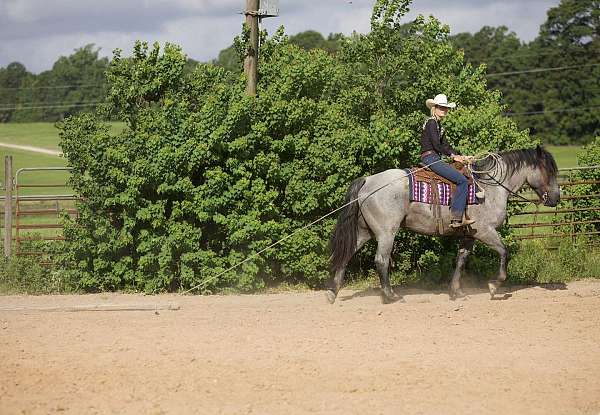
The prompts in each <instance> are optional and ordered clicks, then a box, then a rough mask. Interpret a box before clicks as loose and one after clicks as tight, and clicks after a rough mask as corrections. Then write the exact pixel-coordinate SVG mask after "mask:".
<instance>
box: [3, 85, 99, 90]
mask: <svg viewBox="0 0 600 415" xmlns="http://www.w3.org/2000/svg"><path fill="white" fill-rule="evenodd" d="M105 85H106V84H73V85H56V86H15V87H6V88H0V91H6V90H22V89H67V88H74V87H78V88H88V87H93V86H105Z"/></svg>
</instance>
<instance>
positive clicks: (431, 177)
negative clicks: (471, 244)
mask: <svg viewBox="0 0 600 415" xmlns="http://www.w3.org/2000/svg"><path fill="white" fill-rule="evenodd" d="M450 165H451V166H452V167H453V168H455V169H456V170H457V171H459V172H460V173H461V174H463V175H464V176H465V177H466V178H467V181H468V183H469V186H472V185H473V177H472V176H471V175H470V173H469V171H468V170H467V168H466V166H465V165H464V164H462V163H459V162H457V161H455V162H453V163H451V164H450ZM410 173H411V175H412V176H413V178H414V179H413V180H414V181H416V182H427V183H429V185H430V188H431V199H432V200H431V209H432V213H433V217H434V219H435V221H436V225H437V231H438V233H439V234H440V235H443V234H444V233H445V232H444V231H445V227H444V223H443V220H442V211H441V205H442V203H441V200H440V193H439V188H438V183H443V184H446V185H448V186H449V187H450V194H453V193H454V192H455V191H456V185H455V184H454V183H452V182H451V181H450V180H448V179H446V178H445V177H442V176H440V175H439V174H437V173H435V172H433V171H432V170H430V169H429V168H428V167H425V165H424V164H422V163H421V164H420V166H419V167H413V168H411V169H410Z"/></svg>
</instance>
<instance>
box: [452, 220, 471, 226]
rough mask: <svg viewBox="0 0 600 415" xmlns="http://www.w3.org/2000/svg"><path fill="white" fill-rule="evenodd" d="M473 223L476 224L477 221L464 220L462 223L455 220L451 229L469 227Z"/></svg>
mask: <svg viewBox="0 0 600 415" xmlns="http://www.w3.org/2000/svg"><path fill="white" fill-rule="evenodd" d="M473 223H475V219H463V220H462V221H461V220H460V219H455V220H452V221H450V227H451V228H460V227H463V226H469V225H471V224H473Z"/></svg>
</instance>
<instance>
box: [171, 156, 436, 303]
mask: <svg viewBox="0 0 600 415" xmlns="http://www.w3.org/2000/svg"><path fill="white" fill-rule="evenodd" d="M440 161H441V160H436V161H434V162H433V163H430V164H427V165H425V166H423V167H419V168H418V169H415V170H414V171H411V172H410V173H409V174H406V173H405V174H404V175H403V176H402V177H398V178H396V179H394V180H392V181H391V182H389V183H386V184H384V185H382V186H380V187H378V188H377V189H375V190H373V191H372V192H371V193H369V194H368V195H366V196H364V197H362V199H363V203H364V201H365V200H366V199H367V198H369V197H370V196H371V195H373V194H374V193H375V192H378V191H380V190H381V189H383V188H385V187H387V186H389V185H391V184H392V183H394V182H397V181H398V180H400V179H404V178H405V177H408V176H409V175H414V173H416V172H418V171H421V170H425V169H426V168H429V166H432V165H434V164H435V163H439V162H440ZM359 199H361V197H357V198H356V199H354V200H351V201H350V202H348V203H346V204H344V205H342V206H340V207H339V208H337V209H335V210H332V211H331V212H329V213H327V214H326V215H323V216H321V217H320V218H319V219H316V220H314V221H312V222H311V223H309V224H308V225H304V226H303V227H301V228H299V229H296V230H295V231H294V232H292V233H290V234H289V235H286V236H284V237H283V238H281V239H279V240H278V241H276V242H274V243H272V244H271V245H269V246H267V247H266V248H263V249H261V250H260V251H258V252H256V253H255V254H252V255H250V256H249V257H248V258H246V259H244V260H243V261H241V262H239V263H237V264H235V265H233V266H231V267H229V268H227V269H226V270H225V271H223V272H221V273H219V274H217V275H214V276H212V277H208V278H206V279H204V280H202V281H201V282H200V283H199V284H197V285H195V286H193V287H192V288H190V289H188V290H185V291H184V292H183V293H182V294H187V293H189V292H190V291H193V290H196V289H198V288H201V287H204V286H205V285H206V284H208V283H209V282H212V281H214V280H216V279H218V278H219V277H221V276H222V275H225V274H227V273H228V272H229V271H231V270H233V269H235V268H237V267H239V266H240V265H242V264H245V263H246V262H248V261H250V260H251V259H254V258H256V257H257V256H260V254H262V253H263V252H265V251H267V250H269V249H271V248H273V247H275V246H276V245H279V244H280V243H282V242H283V241H285V240H286V239H289V238H291V237H292V236H294V235H295V234H297V233H298V232H301V231H303V230H305V229H307V228H310V227H311V226H313V225H315V224H317V223H319V222H321V221H322V220H323V219H325V218H327V217H328V216H331V215H333V214H334V213H336V212H337V211H339V210H341V209H343V208H345V207H346V206H350V205H351V204H352V203H354V202H357V201H358V200H359Z"/></svg>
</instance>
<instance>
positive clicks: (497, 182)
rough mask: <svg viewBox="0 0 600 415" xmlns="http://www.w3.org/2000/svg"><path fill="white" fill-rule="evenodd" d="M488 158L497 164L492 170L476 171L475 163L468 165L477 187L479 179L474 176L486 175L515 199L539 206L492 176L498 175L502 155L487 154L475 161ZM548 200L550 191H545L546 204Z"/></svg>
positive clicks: (543, 198)
mask: <svg viewBox="0 0 600 415" xmlns="http://www.w3.org/2000/svg"><path fill="white" fill-rule="evenodd" d="M488 157H491V158H492V159H493V160H494V162H495V163H494V167H493V168H490V169H487V170H475V169H474V168H473V163H472V162H470V163H468V164H467V168H468V169H469V171H470V172H471V173H472V174H471V177H473V181H474V182H475V183H476V184H477V186H479V183H477V179H476V178H475V175H474V174H477V175H483V174H485V175H487V176H488V177H489V179H490V180H492V181H493V182H494V183H495V184H496V185H497V186H500V187H502V188H503V189H504V190H506V191H507V192H508V193H509V194H510V195H512V196H515V197H517V198H519V199H521V200H523V201H524V202H527V203H531V204H533V205H537V204H536V203H535V202H533V201H531V200H529V199H526V198H524V197H523V196H521V195H520V194H518V193H516V192H513V191H512V190H510V189H509V188H508V187H506V186H505V185H504V184H502V183H501V182H499V181H498V180H497V179H496V178H495V177H494V176H495V174H494V175H492V173H496V172H497V166H498V165H500V163H499V162H498V161H499V160H501V157H500V155H499V154H497V153H488V154H487V155H486V156H485V157H482V158H479V159H476V160H475V161H481V160H485V159H487V158H488ZM486 184H489V183H486ZM479 187H481V186H479ZM546 200H548V191H545V192H544V193H543V195H542V201H543V202H544V203H546Z"/></svg>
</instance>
